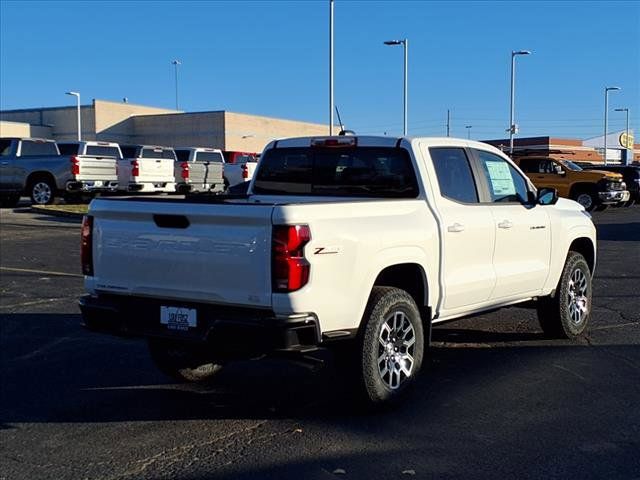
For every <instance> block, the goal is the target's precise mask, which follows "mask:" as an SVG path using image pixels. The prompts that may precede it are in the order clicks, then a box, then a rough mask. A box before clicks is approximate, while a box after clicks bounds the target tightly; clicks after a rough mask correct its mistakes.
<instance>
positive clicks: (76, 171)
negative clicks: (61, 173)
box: [70, 155, 80, 175]
mask: <svg viewBox="0 0 640 480" xmlns="http://www.w3.org/2000/svg"><path fill="white" fill-rule="evenodd" d="M70 162H71V175H80V160H78V157H76V156H75V155H71V159H70Z"/></svg>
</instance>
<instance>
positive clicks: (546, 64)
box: [0, 0, 640, 138]
mask: <svg viewBox="0 0 640 480" xmlns="http://www.w3.org/2000/svg"><path fill="white" fill-rule="evenodd" d="M0 9H1V11H0V26H1V33H0V108H2V109H12V108H26V107H38V106H58V105H67V104H73V99H72V98H70V97H68V96H65V95H64V92H65V91H67V90H77V91H80V92H81V93H82V96H83V103H89V102H90V100H91V99H92V98H98V99H106V100H114V101H120V100H121V99H122V98H123V97H127V98H128V99H129V102H130V103H138V104H145V105H154V106H162V107H170V108H172V107H173V106H174V105H175V97H174V95H175V93H174V71H173V68H174V67H173V66H172V65H171V63H170V62H171V60H173V59H174V58H177V59H180V61H181V62H182V65H181V66H180V70H179V76H180V79H179V89H180V108H181V109H184V110H187V111H203V110H222V109H224V110H230V111H237V112H244V113H253V114H260V115H267V116H275V117H283V118H290V119H296V120H305V121H312V122H322V123H325V122H327V117H328V10H329V9H328V0H322V1H297V2H287V1H268V0H263V1H254V2H248V1H247V2H245V1H235V2H223V1H218V2H204V1H201V2H171V1H144V2H105V3H101V2H55V1H48V2H42V3H40V2H28V1H23V2H11V1H5V0H2V1H1V3H0ZM395 38H408V39H409V133H410V134H412V135H443V134H444V133H445V121H446V112H447V109H450V110H451V118H452V130H451V131H452V135H453V136H460V137H463V136H464V137H466V134H467V130H466V129H465V128H464V127H465V126H466V125H472V129H471V134H472V137H473V138H504V136H505V133H504V130H505V129H506V128H507V126H508V123H509V74H510V73H509V68H510V67H509V66H510V52H511V50H513V49H516V50H519V49H528V50H531V51H532V52H533V55H531V56H528V57H519V58H518V60H517V86H516V112H517V113H516V117H517V122H518V123H519V124H520V129H521V136H532V135H554V136H564V137H575V138H588V137H591V136H596V135H599V134H601V132H602V128H603V127H602V124H603V120H602V119H603V110H604V99H603V98H604V97H603V88H604V87H605V85H609V86H610V85H615V86H619V87H621V88H622V90H621V91H620V92H614V93H611V94H610V106H611V109H612V110H613V109H614V108H619V107H630V108H631V109H632V121H631V123H632V128H633V126H634V124H635V125H637V124H638V122H639V121H640V2H605V1H602V2H578V1H566V2H562V1H558V2H507V1H505V2H463V1H459V2H457V1H449V2H423V1H408V2H404V1H392V0H387V1H384V2H370V1H348V0H336V1H335V100H336V104H337V105H338V107H339V109H340V112H341V115H342V119H343V121H344V122H345V123H346V124H347V126H348V127H349V128H352V129H354V130H356V131H357V132H358V133H363V134H364V133H366V134H382V133H385V132H386V133H387V134H389V135H394V134H399V133H400V132H401V130H402V61H403V58H402V48H401V47H387V46H384V45H383V44H382V42H383V41H384V40H388V39H395ZM609 118H610V126H611V128H610V130H612V131H613V130H615V129H622V128H624V124H625V121H624V114H623V113H618V112H613V111H611V113H610V117H609Z"/></svg>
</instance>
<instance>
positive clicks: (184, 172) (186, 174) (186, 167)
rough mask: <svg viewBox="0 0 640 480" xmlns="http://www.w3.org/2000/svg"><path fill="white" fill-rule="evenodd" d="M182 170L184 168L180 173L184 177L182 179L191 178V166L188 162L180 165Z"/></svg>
mask: <svg viewBox="0 0 640 480" xmlns="http://www.w3.org/2000/svg"><path fill="white" fill-rule="evenodd" d="M180 168H182V172H181V173H180V175H182V178H184V179H185V180H186V179H187V178H189V164H188V163H187V162H182V163H181V164H180Z"/></svg>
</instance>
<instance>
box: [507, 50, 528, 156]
mask: <svg viewBox="0 0 640 480" xmlns="http://www.w3.org/2000/svg"><path fill="white" fill-rule="evenodd" d="M517 55H531V52H530V51H529V50H519V51H515V50H513V51H512V52H511V110H510V115H509V154H510V155H512V154H513V136H514V135H515V133H516V128H517V127H516V125H515V123H514V121H515V119H514V117H515V95H516V56H517Z"/></svg>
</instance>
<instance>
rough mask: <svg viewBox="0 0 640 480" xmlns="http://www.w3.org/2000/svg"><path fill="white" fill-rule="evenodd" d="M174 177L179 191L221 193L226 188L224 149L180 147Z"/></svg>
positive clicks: (176, 150)
mask: <svg viewBox="0 0 640 480" xmlns="http://www.w3.org/2000/svg"><path fill="white" fill-rule="evenodd" d="M175 152H176V157H177V158H178V159H177V161H176V163H175V171H174V178H175V184H176V192H178V193H202V192H214V193H216V192H217V193H220V192H222V191H223V190H224V189H225V185H224V180H223V176H222V172H223V170H224V157H223V155H222V151H221V150H218V149H216V148H206V147H178V148H176V149H175Z"/></svg>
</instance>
